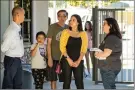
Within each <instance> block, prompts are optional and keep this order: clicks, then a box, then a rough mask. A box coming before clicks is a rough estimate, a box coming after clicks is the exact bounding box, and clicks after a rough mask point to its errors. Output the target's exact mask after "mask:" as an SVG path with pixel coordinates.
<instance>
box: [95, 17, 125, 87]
mask: <svg viewBox="0 0 135 90" xmlns="http://www.w3.org/2000/svg"><path fill="white" fill-rule="evenodd" d="M103 31H104V32H105V33H106V34H107V35H106V37H105V38H104V40H103V42H102V43H101V44H100V46H99V48H100V49H101V50H102V51H103V52H95V57H97V58H106V59H105V60H99V66H100V67H99V68H100V73H101V77H102V81H103V86H104V88H105V89H116V86H115V79H116V77H117V75H118V73H119V72H120V70H121V59H120V56H121V54H122V40H121V39H122V36H121V33H120V29H119V26H118V23H117V21H116V20H115V19H114V18H106V19H105V20H104V24H103Z"/></svg>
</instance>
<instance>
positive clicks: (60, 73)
mask: <svg viewBox="0 0 135 90" xmlns="http://www.w3.org/2000/svg"><path fill="white" fill-rule="evenodd" d="M62 62H63V58H61V59H60V60H59V63H58V64H57V66H56V70H55V71H56V73H57V74H58V77H59V82H63V81H64V74H63V72H62Z"/></svg>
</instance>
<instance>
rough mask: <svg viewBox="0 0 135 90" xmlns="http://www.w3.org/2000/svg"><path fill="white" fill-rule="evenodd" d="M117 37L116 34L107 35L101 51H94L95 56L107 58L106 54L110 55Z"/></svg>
mask: <svg viewBox="0 0 135 90" xmlns="http://www.w3.org/2000/svg"><path fill="white" fill-rule="evenodd" d="M117 43H118V42H117V37H116V36H113V35H111V36H108V37H107V38H106V40H105V46H104V51H103V52H96V53H95V56H96V57H103V58H107V57H108V56H110V55H111V53H112V51H113V50H114V48H115V45H116V44H117Z"/></svg>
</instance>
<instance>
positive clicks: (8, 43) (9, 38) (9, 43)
mask: <svg viewBox="0 0 135 90" xmlns="http://www.w3.org/2000/svg"><path fill="white" fill-rule="evenodd" d="M13 36H15V34H14V32H10V33H9V32H7V33H5V34H4V39H3V42H2V44H1V51H2V52H3V53H5V52H6V51H8V50H9V49H14V48H15V46H16V42H15V41H13Z"/></svg>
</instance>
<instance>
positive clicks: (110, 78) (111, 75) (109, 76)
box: [100, 69, 120, 89]
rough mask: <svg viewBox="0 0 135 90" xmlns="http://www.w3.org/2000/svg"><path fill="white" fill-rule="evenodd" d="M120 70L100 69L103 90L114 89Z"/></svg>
mask: <svg viewBox="0 0 135 90" xmlns="http://www.w3.org/2000/svg"><path fill="white" fill-rule="evenodd" d="M119 72H120V70H104V69H100V73H101V77H102V81H103V86H104V89H116V86H115V79H116V77H117V75H118V73H119Z"/></svg>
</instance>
